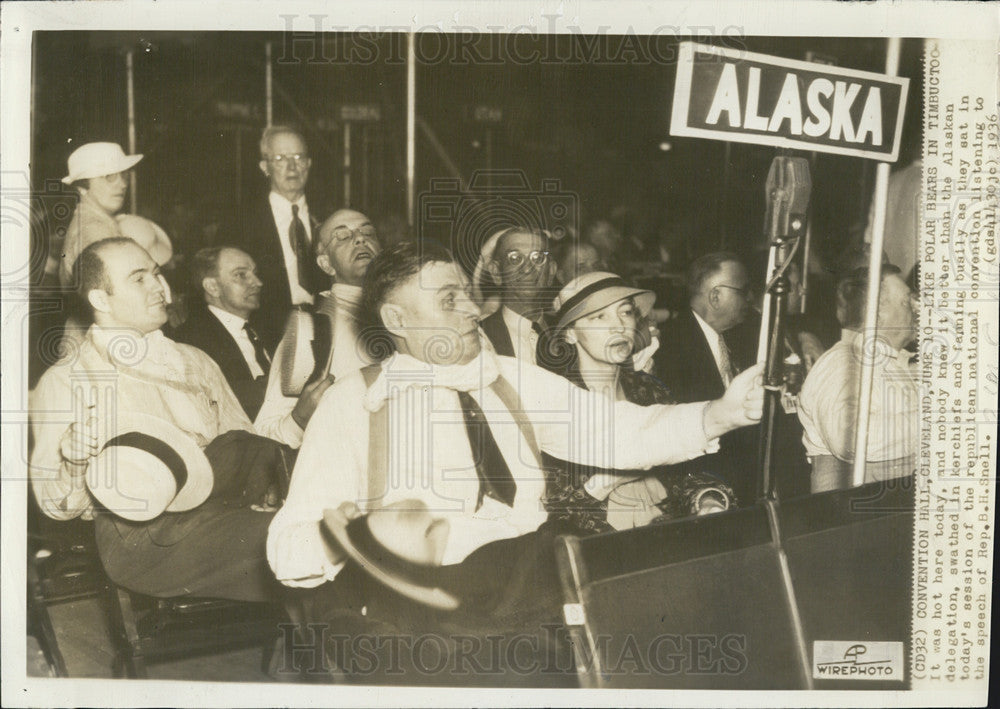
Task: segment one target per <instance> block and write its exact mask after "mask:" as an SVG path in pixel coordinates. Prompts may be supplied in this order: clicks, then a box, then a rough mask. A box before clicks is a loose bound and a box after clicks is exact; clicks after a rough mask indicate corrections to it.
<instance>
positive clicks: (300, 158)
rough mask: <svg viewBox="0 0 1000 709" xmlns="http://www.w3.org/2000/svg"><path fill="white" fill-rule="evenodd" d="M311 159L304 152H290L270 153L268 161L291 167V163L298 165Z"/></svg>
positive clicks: (304, 163) (306, 163)
mask: <svg viewBox="0 0 1000 709" xmlns="http://www.w3.org/2000/svg"><path fill="white" fill-rule="evenodd" d="M311 159H312V158H310V157H309V156H308V155H306V154H305V153H292V154H290V155H272V156H271V157H270V158H268V161H269V162H270V163H271V164H272V165H277V166H278V167H291V166H292V165H295V166H296V167H299V166H300V165H302V166H305V165H308V164H309V161H310V160H311Z"/></svg>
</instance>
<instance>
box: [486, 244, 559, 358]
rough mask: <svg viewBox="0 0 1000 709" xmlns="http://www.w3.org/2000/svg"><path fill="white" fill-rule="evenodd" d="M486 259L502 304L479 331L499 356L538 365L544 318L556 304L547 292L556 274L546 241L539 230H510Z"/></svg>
mask: <svg viewBox="0 0 1000 709" xmlns="http://www.w3.org/2000/svg"><path fill="white" fill-rule="evenodd" d="M484 258H486V259H487V268H488V270H489V273H490V275H491V276H492V277H493V282H494V283H495V284H496V285H497V286H499V288H500V300H501V305H500V308H499V309H498V310H497V311H496V312H494V313H492V314H491V315H489V316H488V317H486V318H483V320H482V322H481V323H480V327H482V329H483V332H484V333H486V337H487V338H488V339H489V341H490V342H491V343H492V345H493V348H494V349H495V350H496V352H497V354H500V355H504V356H507V357H515V358H517V359H519V360H521V361H523V362H530V363H531V364H536V363H537V357H536V352H537V349H538V338H539V336H540V334H541V332H542V329H543V327H544V321H543V320H542V315H543V314H544V313H545V311H546V310H547V309H548V307H549V305H550V303H551V302H552V295H553V294H552V293H550V291H549V289H550V286H551V285H552V279H553V277H554V276H555V272H556V264H555V260H554V259H552V257H551V254H550V252H549V240H548V237H547V236H546V235H545V234H544V233H543V232H540V231H538V230H536V229H530V228H528V227H522V226H515V227H511V228H510V229H507V230H506V231H504V232H502V233H501V234H500V235H499V237H498V238H497V240H496V246H495V248H494V249H493V252H492V254H487V255H484Z"/></svg>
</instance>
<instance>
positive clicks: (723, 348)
mask: <svg viewBox="0 0 1000 709" xmlns="http://www.w3.org/2000/svg"><path fill="white" fill-rule="evenodd" d="M719 373H720V374H721V375H722V383H723V384H725V385H726V386H727V387H728V386H729V382H731V381H733V363H732V361H731V360H730V359H729V345H727V344H726V338H724V337H723V336H722V334H721V333H720V334H719Z"/></svg>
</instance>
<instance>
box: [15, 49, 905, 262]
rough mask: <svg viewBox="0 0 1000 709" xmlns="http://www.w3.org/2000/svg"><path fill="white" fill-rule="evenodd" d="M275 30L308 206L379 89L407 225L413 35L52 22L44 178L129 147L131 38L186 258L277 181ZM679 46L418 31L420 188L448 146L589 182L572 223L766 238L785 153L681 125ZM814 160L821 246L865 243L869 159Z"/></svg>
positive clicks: (320, 205) (867, 65) (45, 53)
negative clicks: (101, 151)
mask: <svg viewBox="0 0 1000 709" xmlns="http://www.w3.org/2000/svg"><path fill="white" fill-rule="evenodd" d="M268 40H270V41H271V42H272V43H273V45H272V46H273V55H272V56H273V67H274V74H273V76H274V122H275V123H285V122H292V123H295V124H297V125H298V126H299V127H300V128H301V129H302V130H303V131H304V133H305V136H306V138H307V141H308V143H309V146H310V151H311V154H312V156H313V166H312V174H311V177H310V183H309V188H310V189H309V199H310V204H311V205H315V206H314V210H316V211H318V212H320V213H322V212H329V211H331V210H332V209H334V208H336V207H339V206H342V205H343V204H344V199H343V167H342V162H343V133H342V123H341V122H340V120H339V118H340V114H339V107H340V105H341V104H375V105H377V106H378V107H379V110H380V114H381V120H378V121H375V122H369V123H363V124H359V123H355V124H354V126H353V128H352V136H351V137H352V141H351V142H352V149H351V161H352V163H353V166H354V167H353V171H352V178H351V179H352V200H351V202H352V206H354V207H355V208H359V209H361V210H362V211H365V212H366V213H368V214H369V215H370V216H372V217H374V218H375V219H376V220H377V221H378V222H379V223H380V224H382V225H385V227H384V228H386V229H395V230H399V231H401V232H402V231H405V216H406V197H405V161H406V133H405V96H406V93H405V80H406V65H405V56H406V42H405V36H404V35H400V34H388V33H382V34H374V33H373V34H353V35H348V34H333V33H330V34H313V35H308V34H304V33H302V34H297V35H295V36H294V37H293V36H291V35H287V34H281V33H256V32H127V33H125V32H65V31H63V32H38V33H36V35H35V41H34V47H33V53H34V57H33V78H34V93H33V102H32V108H33V111H32V181H33V188H34V189H35V190H36V191H38V190H44V189H46V186H47V188H48V190H49V191H50V192H51V193H52V194H53V195H58V193H59V191H60V190H61V188H59V187H57V186H56V185H53V184H52V182H50V181H52V180H58V179H59V178H61V177H62V176H63V175H65V174H66V158H67V156H68V155H69V153H70V152H72V150H73V149H74V148H76V147H77V146H79V145H81V144H83V143H85V142H89V141H93V140H111V141H116V142H119V143H120V144H121V145H122V146H123V147H125V148H126V150H127V147H128V143H127V136H128V133H127V130H128V123H127V121H128V117H127V103H126V101H127V97H126V70H125V51H126V49H128V48H131V49H132V50H133V52H134V77H135V106H136V134H137V151H138V152H141V153H144V154H145V159H144V160H143V161H142V162H141V163H140V164H139V165H138V167H137V168H136V170H137V180H138V189H137V195H138V210H137V211H138V212H139V213H140V214H143V215H144V216H147V217H149V218H152V219H153V220H154V221H156V222H158V223H159V224H161V225H162V226H164V228H166V230H167V231H168V233H170V235H171V237H172V238H173V240H174V242H175V247H176V248H177V250H178V251H180V252H181V253H185V252H187V253H190V252H191V251H192V250H193V249H196V248H197V247H198V246H201V245H202V244H203V242H204V241H206V239H208V238H210V237H209V236H207V235H210V234H211V233H212V230H213V228H214V225H215V224H217V223H219V222H224V221H225V220H228V219H230V218H231V217H232V215H233V214H234V213H235V211H236V210H238V209H240V207H241V205H243V204H245V203H246V202H247V201H248V200H251V199H254V198H255V197H257V196H258V195H262V194H263V193H264V190H265V179H264V177H263V176H262V175H261V174H260V172H259V169H258V167H257V162H258V160H259V148H258V141H259V137H260V132H261V130H262V129H263V126H264V122H265V109H264V105H265V78H264V76H265V75H264V61H265V49H264V47H265V43H266V42H267V41H268ZM710 41H711V42H713V43H716V44H722V45H725V46H728V47H731V48H736V49H739V48H745V49H747V50H749V51H754V52H761V53H765V54H772V55H778V56H783V57H789V58H794V59H807V58H818V59H819V60H821V61H825V62H828V63H835V64H837V65H839V66H843V67H850V68H854V69H862V70H869V71H876V72H881V71H884V66H885V45H886V42H885V40H881V39H842V38H774V37H772V38H742V37H737V36H729V37H726V36H723V37H716V38H714V39H712V40H710ZM676 44H677V39H676V38H673V37H666V36H659V37H650V36H639V37H636V36H631V35H630V36H589V37H580V36H574V35H492V36H482V35H480V36H471V35H456V34H451V35H444V34H430V35H421V36H420V37H419V43H418V46H417V58H418V64H417V70H416V76H417V116H418V122H419V123H420V124H422V125H423V126H426V127H427V129H428V130H426V131H425V130H424V129H423V128H422V127H421V126H418V130H417V156H416V166H417V167H416V171H417V182H416V187H417V192H418V194H419V193H424V196H425V198H426V197H427V193H429V192H431V190H432V186H431V180H433V179H437V178H442V177H444V178H447V177H453V176H454V175H453V173H452V171H451V170H449V168H448V167H447V163H446V159H444V158H443V157H442V154H446V155H447V160H450V161H451V162H452V163H453V165H454V166H456V167H457V169H458V171H459V173H460V174H461V178H462V180H463V185H464V184H466V183H467V181H468V180H469V178H470V176H471V174H472V172H473V171H474V170H476V169H485V168H493V169H497V168H514V169H517V170H521V171H523V173H524V175H525V176H526V178H527V180H528V182H529V183H530V189H531V190H537V189H538V188H539V185H540V184H541V181H542V180H556V181H557V182H558V186H559V189H560V190H561V191H562V192H564V193H569V194H571V195H575V196H576V201H577V204H578V205H579V217H578V221H579V222H580V223H577V224H573V225H571V226H574V227H575V228H576V229H577V230H580V229H582V228H583V227H584V226H585V225H586V224H587V223H589V222H592V221H593V220H595V219H598V218H606V217H611V216H614V219H615V223H616V224H617V225H618V227H619V228H620V229H622V230H623V231H625V232H627V234H628V235H634V236H635V237H636V238H637V239H639V240H641V241H645V242H646V243H650V244H652V243H655V242H656V240H657V239H658V238H660V237H661V236H662V235H663V234H664V233H667V232H670V231H674V232H681V234H682V237H683V239H684V241H685V244H686V248H687V249H689V250H690V251H691V252H693V253H698V252H703V251H709V250H714V249H717V248H720V247H725V248H730V249H735V250H737V251H740V252H744V253H746V252H749V251H751V250H753V247H754V245H755V244H757V243H759V242H760V241H761V231H762V224H763V212H764V179H765V178H766V176H767V170H768V167H769V165H770V161H771V159H772V158H773V157H774V155H775V153H776V151H775V149H773V148H765V147H756V146H750V145H741V144H737V143H733V144H726V143H722V142H716V141H708V140H701V139H683V138H671V137H670V136H669V115H670V107H671V95H672V92H673V82H674V74H675V70H676V67H675V64H674V62H673V57H674V56H675V52H676ZM921 49H922V44H921V42H920V40H905V41H904V42H903V56H902V61H901V68H900V74H902V75H904V76H908V77H909V78H910V79H911V84H910V101H909V102H908V103H909V105H908V108H907V113H906V126H905V130H904V135H903V149H902V153H901V156H900V164H901V165H902V164H905V163H906V162H908V160H909V159H910V157H912V155H911V153H913V152H914V151H919V148H920V144H919V129H920V124H921V114H920V104H921V97H922V93H923V91H922V86H921V64H920V57H921ZM810 52H812V53H815V55H818V56H810V55H809V54H808V53H810ZM477 106H486V107H489V108H490V109H494V110H499V112H500V114H499V118H500V120H499V122H494V123H487V122H482V121H477V120H476V119H475V113H476V107H477ZM435 142H436V143H437V144H438V145H439V146H440V148H436V147H435ZM664 142H666V143H669V146H670V149H669V150H667V151H664V150H662V149H661V143H664ZM815 160H816V162H815V167H814V169H813V171H812V180H813V192H812V202H811V207H812V217H811V218H812V226H813V238H814V242H813V249H814V252H815V255H816V256H818V257H820V259H821V260H824V261H827V260H832V259H833V258H834V257H835V256H836V254H837V253H839V252H840V251H841V250H842V249H843V248H844V247H845V245H847V244H849V243H856V242H857V241H858V240H859V239H860V235H861V233H862V232H863V229H864V225H865V222H866V217H867V212H868V202H869V200H870V194H871V190H872V185H873V180H874V167H875V163H874V162H873V161H869V160H862V159H859V158H853V157H841V156H835V155H824V154H817V155H816V158H815ZM727 167H728V169H727ZM47 181H49V182H47ZM432 196H433V195H432ZM55 199H58V197H52V198H51V199H49V200H48V207H47V208H48V209H51V204H52V202H53V200H55ZM126 209H127V208H126ZM576 219H577V218H576V217H574V220H576ZM419 221H420V220H419V219H418V222H419ZM417 228H418V229H419V225H418V227H417ZM36 245H37V246H39V247H41V246H42V245H43V244H41V243H39V240H36ZM35 262H36V263H37V262H38V261H37V259H36V260H35Z"/></svg>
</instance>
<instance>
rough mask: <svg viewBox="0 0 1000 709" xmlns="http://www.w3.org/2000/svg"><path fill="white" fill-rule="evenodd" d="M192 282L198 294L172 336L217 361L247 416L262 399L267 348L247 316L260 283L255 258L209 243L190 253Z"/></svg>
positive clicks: (257, 300)
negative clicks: (197, 299)
mask: <svg viewBox="0 0 1000 709" xmlns="http://www.w3.org/2000/svg"><path fill="white" fill-rule="evenodd" d="M192 265H193V273H192V276H193V281H194V283H193V284H192V286H193V287H194V289H195V290H196V291H198V292H199V293H200V294H201V295H202V296H203V298H201V300H203V301H204V302H203V303H200V304H198V305H194V306H193V307H192V308H191V313H190V314H189V315H188V318H187V320H185V321H184V324H183V325H181V326H180V327H179V328H177V331H176V332H175V333H174V339H175V340H177V341H178V342H183V343H184V344H186V345H192V346H194V347H197V348H198V349H199V350H201V351H202V352H204V353H205V354H207V355H208V356H209V357H211V358H212V359H213V360H215V363H216V364H218V365H219V368H220V369H221V370H222V373H223V375H225V377H226V381H227V382H229V386H230V387H231V388H232V390H233V393H234V394H236V398H237V399H239V402H240V405H241V406H242V407H243V410H244V411H245V412H246V414H247V416H249V417H251V418H253V417H254V416H256V415H257V412H258V411H259V410H260V405H261V402H263V401H264V387H265V386H266V385H267V373H268V370H270V368H271V354H272V353H271V352H269V351H268V350H267V348H266V347H265V346H264V342H263V340H262V339H261V337H260V335H259V334H258V333H257V330H256V329H255V328H254V327H253V325H251V324H250V322H249V318H250V316H251V314H252V313H254V312H255V311H256V310H257V309H258V308H260V293H261V290H262V288H263V283H261V280H260V278H258V277H257V264H256V263H254V260H253V259H252V258H250V255H249V254H248V253H246V252H245V251H241V250H239V249H237V248H234V247H231V246H212V247H209V248H205V249H201V250H200V251H198V253H196V254H195V255H194V259H193V262H192Z"/></svg>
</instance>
